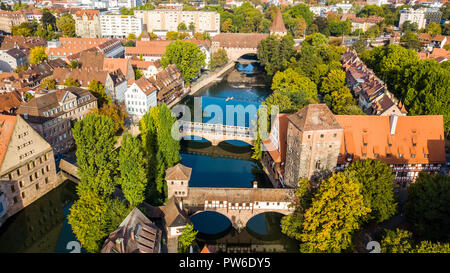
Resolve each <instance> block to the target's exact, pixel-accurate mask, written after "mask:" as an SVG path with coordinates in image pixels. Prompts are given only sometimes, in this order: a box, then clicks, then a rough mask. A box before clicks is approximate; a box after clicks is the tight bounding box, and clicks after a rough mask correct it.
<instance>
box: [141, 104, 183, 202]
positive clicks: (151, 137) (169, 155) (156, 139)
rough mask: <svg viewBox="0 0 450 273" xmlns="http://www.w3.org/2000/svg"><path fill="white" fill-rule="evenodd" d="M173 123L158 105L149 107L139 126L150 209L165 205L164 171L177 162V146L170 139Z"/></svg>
mask: <svg viewBox="0 0 450 273" xmlns="http://www.w3.org/2000/svg"><path fill="white" fill-rule="evenodd" d="M176 120H177V119H176V118H175V117H173V116H172V112H171V111H170V109H169V108H168V107H167V106H166V105H165V104H160V105H158V106H154V107H151V108H150V110H149V111H148V112H147V113H145V115H144V116H143V117H142V119H141V120H140V122H139V129H140V131H141V139H142V145H143V147H144V155H145V157H146V161H147V162H148V168H149V169H150V170H152V171H151V172H148V181H149V183H148V184H147V198H146V199H147V200H149V201H150V202H151V203H152V205H160V204H162V203H164V202H166V200H167V183H166V181H165V180H164V177H165V171H166V169H167V168H170V167H172V166H174V165H175V164H176V163H178V162H179V160H180V155H179V151H180V143H179V140H178V139H174V137H173V135H172V126H174V127H173V128H177V125H176V124H175V123H176V122H177V121H176ZM173 133H174V134H175V133H176V131H175V132H173Z"/></svg>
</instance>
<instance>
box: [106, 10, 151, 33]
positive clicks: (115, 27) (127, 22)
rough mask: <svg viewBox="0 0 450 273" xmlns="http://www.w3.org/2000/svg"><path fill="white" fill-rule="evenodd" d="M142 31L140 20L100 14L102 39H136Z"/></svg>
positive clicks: (129, 16)
mask: <svg viewBox="0 0 450 273" xmlns="http://www.w3.org/2000/svg"><path fill="white" fill-rule="evenodd" d="M142 31H143V25H142V19H141V18H136V17H135V16H133V15H121V14H100V33H101V37H102V38H126V37H128V35H129V34H134V35H136V37H138V36H139V35H141V33H142Z"/></svg>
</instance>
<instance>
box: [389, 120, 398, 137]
mask: <svg viewBox="0 0 450 273" xmlns="http://www.w3.org/2000/svg"><path fill="white" fill-rule="evenodd" d="M397 120H398V116H397V115H391V116H390V118H389V125H390V128H391V136H393V135H395V129H396V127H397Z"/></svg>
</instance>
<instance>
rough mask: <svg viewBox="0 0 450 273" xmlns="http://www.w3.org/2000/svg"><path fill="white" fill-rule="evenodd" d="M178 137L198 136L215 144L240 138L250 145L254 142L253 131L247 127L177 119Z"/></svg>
mask: <svg viewBox="0 0 450 273" xmlns="http://www.w3.org/2000/svg"><path fill="white" fill-rule="evenodd" d="M178 125H179V126H180V137H186V136H198V137H202V138H204V139H206V140H208V141H210V142H211V144H212V145H214V146H216V145H218V144H219V143H220V142H222V141H226V140H240V141H242V142H245V143H248V144H250V145H253V144H254V140H255V138H254V136H253V132H252V130H251V129H250V128H249V127H244V126H230V125H223V124H214V123H202V122H189V121H180V120H179V121H178Z"/></svg>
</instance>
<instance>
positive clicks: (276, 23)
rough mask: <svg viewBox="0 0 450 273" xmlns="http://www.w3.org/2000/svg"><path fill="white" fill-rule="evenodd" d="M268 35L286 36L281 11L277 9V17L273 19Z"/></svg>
mask: <svg viewBox="0 0 450 273" xmlns="http://www.w3.org/2000/svg"><path fill="white" fill-rule="evenodd" d="M269 32H270V34H273V35H278V36H284V35H286V34H287V29H286V26H285V25H284V21H283V15H282V14H281V10H280V9H278V12H277V15H275V18H274V19H273V22H272V25H271V26H270V28H269Z"/></svg>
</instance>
